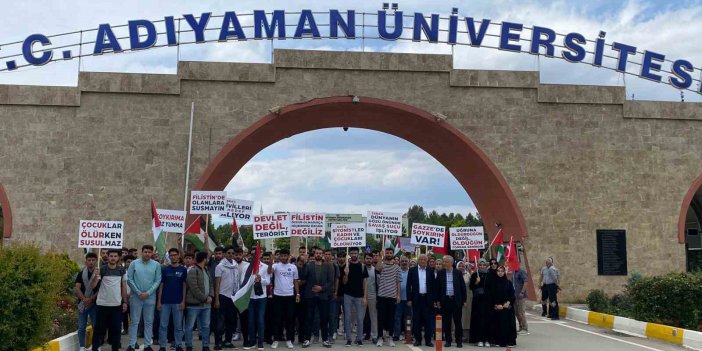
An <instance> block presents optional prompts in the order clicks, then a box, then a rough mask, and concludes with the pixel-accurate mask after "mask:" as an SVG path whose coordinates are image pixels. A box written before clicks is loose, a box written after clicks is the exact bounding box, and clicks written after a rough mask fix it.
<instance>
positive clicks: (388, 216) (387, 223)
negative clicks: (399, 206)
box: [366, 211, 402, 236]
mask: <svg viewBox="0 0 702 351" xmlns="http://www.w3.org/2000/svg"><path fill="white" fill-rule="evenodd" d="M366 230H367V232H368V234H377V235H393V236H399V235H402V214H401V213H390V212H382V211H368V213H367V217H366Z"/></svg>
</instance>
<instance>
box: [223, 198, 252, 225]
mask: <svg viewBox="0 0 702 351" xmlns="http://www.w3.org/2000/svg"><path fill="white" fill-rule="evenodd" d="M252 215H253V201H249V200H241V199H232V198H227V213H226V214H223V215H222V217H224V218H229V219H231V218H234V217H236V221H237V222H251V216H252Z"/></svg>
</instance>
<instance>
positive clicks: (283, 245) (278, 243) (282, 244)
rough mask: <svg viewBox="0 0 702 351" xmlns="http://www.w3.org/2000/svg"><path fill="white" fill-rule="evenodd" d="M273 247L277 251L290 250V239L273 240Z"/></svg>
mask: <svg viewBox="0 0 702 351" xmlns="http://www.w3.org/2000/svg"><path fill="white" fill-rule="evenodd" d="M273 245H275V247H276V249H290V238H277V239H273Z"/></svg>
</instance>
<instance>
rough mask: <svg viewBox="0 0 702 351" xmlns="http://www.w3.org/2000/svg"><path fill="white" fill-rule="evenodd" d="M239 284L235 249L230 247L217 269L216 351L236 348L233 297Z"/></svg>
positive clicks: (215, 305) (215, 304) (215, 301)
mask: <svg viewBox="0 0 702 351" xmlns="http://www.w3.org/2000/svg"><path fill="white" fill-rule="evenodd" d="M237 282H238V280H237V279H236V263H235V261H234V248H233V247H232V246H228V247H227V248H226V249H225V254H224V259H222V261H220V262H219V264H218V265H217V267H216V268H215V293H214V296H215V299H214V308H215V310H218V311H217V315H218V318H217V319H215V324H214V333H215V348H214V349H215V350H221V349H222V348H233V347H234V345H233V344H232V342H231V340H232V336H233V335H234V330H236V318H235V316H236V315H235V313H236V312H235V308H234V301H232V296H234V293H235V292H236V290H237V289H238V285H237ZM223 334H224V335H223ZM223 337H224V339H223Z"/></svg>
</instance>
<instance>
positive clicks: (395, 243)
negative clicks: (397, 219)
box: [383, 236, 402, 256]
mask: <svg viewBox="0 0 702 351" xmlns="http://www.w3.org/2000/svg"><path fill="white" fill-rule="evenodd" d="M383 246H384V247H385V248H386V249H393V255H394V256H399V255H401V254H402V245H401V244H400V237H399V236H395V237H393V236H386V237H385V245H383Z"/></svg>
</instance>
